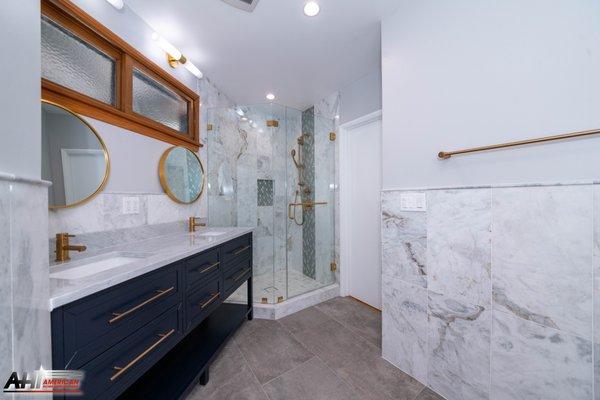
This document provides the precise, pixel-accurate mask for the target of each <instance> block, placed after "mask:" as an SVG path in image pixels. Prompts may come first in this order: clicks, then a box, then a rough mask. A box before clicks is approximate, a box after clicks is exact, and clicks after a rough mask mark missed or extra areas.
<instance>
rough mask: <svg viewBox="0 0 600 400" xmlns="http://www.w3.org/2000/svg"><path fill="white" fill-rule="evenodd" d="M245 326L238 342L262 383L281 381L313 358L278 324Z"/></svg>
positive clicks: (260, 322) (257, 323)
mask: <svg viewBox="0 0 600 400" xmlns="http://www.w3.org/2000/svg"><path fill="white" fill-rule="evenodd" d="M245 325H246V326H245V329H243V330H242V331H240V332H239V334H238V335H237V336H236V337H235V341H236V343H237V345H238V347H239V349H240V351H241V352H242V354H243V355H244V358H245V360H246V361H247V362H248V365H249V366H250V368H252V371H253V372H254V374H255V375H256V377H257V378H258V380H259V381H260V383H265V382H268V381H270V380H271V379H273V378H276V377H278V376H279V375H281V374H283V373H285V372H287V371H289V370H290V369H292V368H295V367H297V366H299V365H300V364H302V363H304V362H306V361H308V360H309V359H310V358H311V357H312V356H313V354H312V353H311V352H310V351H308V350H307V349H306V348H305V347H304V346H302V345H301V344H300V343H299V342H298V341H297V340H296V339H295V338H294V337H293V336H292V335H291V334H290V333H289V332H288V331H287V330H286V329H285V328H284V327H283V326H282V325H281V324H280V323H279V322H277V321H266V320H262V321H260V320H253V321H250V322H249V323H246V324H245Z"/></svg>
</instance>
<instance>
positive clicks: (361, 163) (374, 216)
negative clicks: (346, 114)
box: [340, 112, 381, 309]
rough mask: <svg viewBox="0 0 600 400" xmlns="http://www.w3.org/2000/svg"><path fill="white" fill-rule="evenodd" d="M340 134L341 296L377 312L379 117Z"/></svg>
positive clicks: (373, 116) (354, 124)
mask: <svg viewBox="0 0 600 400" xmlns="http://www.w3.org/2000/svg"><path fill="white" fill-rule="evenodd" d="M341 128H342V129H341V132H340V136H342V137H341V138H340V140H341V141H342V142H341V143H340V146H341V149H340V178H341V179H340V180H341V182H340V184H341V186H340V191H341V197H340V212H341V219H342V227H341V238H342V262H341V269H340V274H342V275H341V277H340V279H341V280H342V294H345V295H349V296H352V297H354V298H356V299H358V300H360V301H362V302H364V303H367V304H369V305H371V306H373V307H375V308H378V309H381V244H380V236H381V235H380V232H381V230H380V224H381V222H380V221H381V212H380V209H381V204H380V203H381V201H380V199H381V112H377V113H374V114H370V115H368V116H366V117H363V118H360V119H358V120H356V121H352V122H350V123H347V124H344V125H343V126H342V127H341ZM344 286H345V287H344Z"/></svg>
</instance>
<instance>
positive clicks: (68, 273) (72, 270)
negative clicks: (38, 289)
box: [50, 253, 151, 280]
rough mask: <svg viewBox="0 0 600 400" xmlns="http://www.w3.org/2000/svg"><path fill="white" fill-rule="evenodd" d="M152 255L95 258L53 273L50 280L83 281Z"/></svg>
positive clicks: (120, 255) (115, 255) (114, 254)
mask: <svg viewBox="0 0 600 400" xmlns="http://www.w3.org/2000/svg"><path fill="white" fill-rule="evenodd" d="M150 255H151V254H148V253H143V254H132V253H112V254H107V255H105V256H100V257H93V258H91V259H90V260H86V261H84V260H82V261H79V262H75V263H74V264H75V265H74V266H72V267H68V268H65V269H62V270H61V271H56V272H51V273H50V278H53V279H67V280H75V279H82V278H86V277H88V276H91V275H95V274H98V273H100V272H104V271H108V270H110V269H113V268H117V267H122V266H124V265H127V264H131V263H133V262H136V261H139V260H140V259H141V258H146V257H148V256H150Z"/></svg>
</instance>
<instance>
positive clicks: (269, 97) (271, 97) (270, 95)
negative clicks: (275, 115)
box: [267, 93, 275, 101]
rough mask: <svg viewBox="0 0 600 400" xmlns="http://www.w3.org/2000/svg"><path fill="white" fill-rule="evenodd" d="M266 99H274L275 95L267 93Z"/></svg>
mask: <svg viewBox="0 0 600 400" xmlns="http://www.w3.org/2000/svg"><path fill="white" fill-rule="evenodd" d="M267 100H270V101H273V100H275V95H274V94H273V93H269V94H267Z"/></svg>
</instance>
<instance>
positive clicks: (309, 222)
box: [302, 107, 316, 279]
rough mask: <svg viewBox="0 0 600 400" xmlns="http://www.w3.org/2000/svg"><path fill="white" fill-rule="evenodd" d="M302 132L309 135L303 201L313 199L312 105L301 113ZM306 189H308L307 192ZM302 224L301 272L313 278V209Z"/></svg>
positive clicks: (314, 268) (307, 210)
mask: <svg viewBox="0 0 600 400" xmlns="http://www.w3.org/2000/svg"><path fill="white" fill-rule="evenodd" d="M302 133H304V134H307V135H309V136H307V137H305V138H304V149H303V151H304V153H303V154H304V160H303V164H304V168H303V169H302V182H304V188H303V192H302V201H303V202H314V201H315V146H314V135H315V109H314V107H311V108H309V109H308V110H306V111H304V112H303V113H302ZM306 189H309V191H308V193H307V192H306ZM303 212H304V225H303V226H302V272H303V273H304V275H306V276H308V277H310V278H313V279H315V276H316V261H315V260H316V257H315V210H314V208H308V209H305V210H304V211H303Z"/></svg>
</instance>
